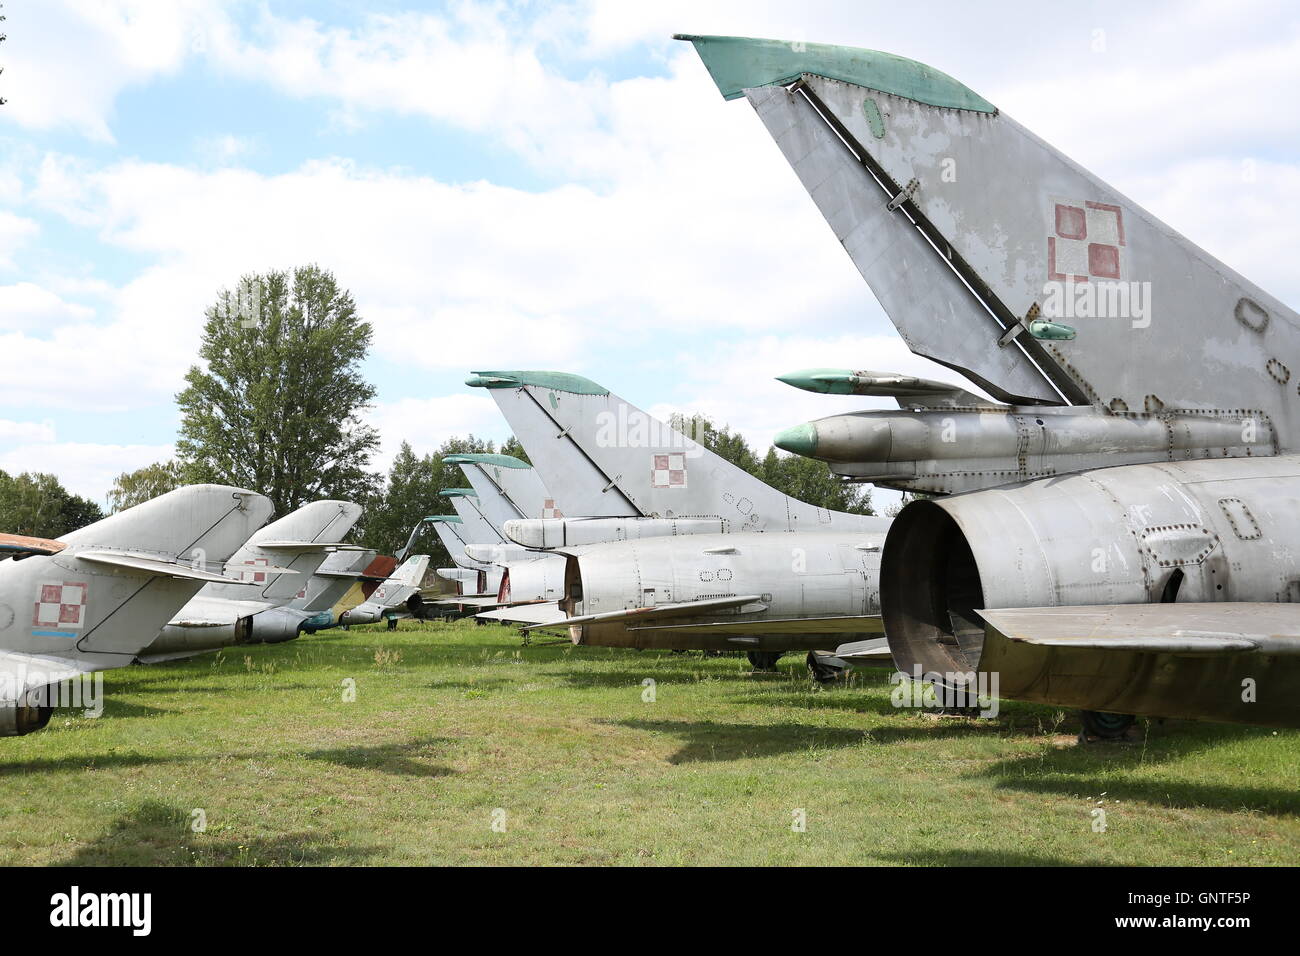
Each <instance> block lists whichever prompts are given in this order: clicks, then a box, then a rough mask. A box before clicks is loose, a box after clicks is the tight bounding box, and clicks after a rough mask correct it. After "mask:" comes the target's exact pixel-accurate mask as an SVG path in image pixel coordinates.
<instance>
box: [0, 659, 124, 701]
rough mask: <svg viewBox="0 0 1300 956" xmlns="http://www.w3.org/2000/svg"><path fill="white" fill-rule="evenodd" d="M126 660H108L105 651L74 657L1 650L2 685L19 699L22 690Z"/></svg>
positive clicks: (9, 696) (7, 693) (8, 697)
mask: <svg viewBox="0 0 1300 956" xmlns="http://www.w3.org/2000/svg"><path fill="white" fill-rule="evenodd" d="M126 663H128V661H126V660H124V659H120V658H119V659H117V660H115V661H112V662H111V663H106V662H105V661H104V660H103V655H94V656H93V657H86V658H79V659H75V660H74V659H70V658H66V657H55V656H50V655H43V654H21V653H18V652H17V651H0V685H3V687H4V691H5V694H4V696H5V698H6V699H7V700H16V699H18V697H19V696H20V695H21V694H24V693H26V692H27V691H29V690H33V689H34V688H37V687H43V686H44V685H46V684H55V683H58V682H59V681H65V680H67V679H68V678H70V677H77V676H78V675H80V674H89V673H91V672H92V671H98V670H104V669H105V668H108V667H122V666H123V665H125V664H126Z"/></svg>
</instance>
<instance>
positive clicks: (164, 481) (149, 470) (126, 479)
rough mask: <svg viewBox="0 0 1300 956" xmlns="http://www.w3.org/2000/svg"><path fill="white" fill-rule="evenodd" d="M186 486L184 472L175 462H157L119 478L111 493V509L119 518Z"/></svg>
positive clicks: (109, 505)
mask: <svg viewBox="0 0 1300 956" xmlns="http://www.w3.org/2000/svg"><path fill="white" fill-rule="evenodd" d="M183 484H185V476H184V468H183V467H182V466H181V463H180V462H179V461H176V460H174V459H173V460H172V461H156V462H154V463H153V464H152V465H145V466H144V467H143V468H137V469H136V470H135V471H127V472H123V473H122V474H120V475H118V476H117V478H116V479H115V480H114V482H113V487H112V488H110V489H109V491H108V509H109V511H110V512H111V513H113V514H116V513H117V512H119V511H124V510H125V509H127V508H134V507H135V506H136V505H138V504H143V503H144V502H146V501H152V500H153V499H154V498H157V497H158V496H159V495H165V494H167V492H169V491H175V490H176V489H177V488H179V487H180V486H181V485H183Z"/></svg>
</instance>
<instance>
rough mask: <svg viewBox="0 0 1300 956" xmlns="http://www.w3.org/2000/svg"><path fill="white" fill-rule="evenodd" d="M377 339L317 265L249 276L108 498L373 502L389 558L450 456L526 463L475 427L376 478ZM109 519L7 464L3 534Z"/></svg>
mask: <svg viewBox="0 0 1300 956" xmlns="http://www.w3.org/2000/svg"><path fill="white" fill-rule="evenodd" d="M372 337H373V329H372V327H371V325H370V323H369V322H367V321H365V320H364V319H362V318H361V317H360V315H359V314H358V313H357V308H356V303H355V301H354V300H353V298H352V296H351V294H350V293H349V292H347V290H345V289H343V288H341V287H340V286H339V285H338V283H337V281H336V280H335V278H334V276H333V274H332V273H330V272H328V271H327V270H325V269H322V268H321V267H319V266H317V265H308V266H302V267H299V268H296V269H294V270H292V271H272V272H267V273H262V274H254V275H247V276H244V277H243V278H241V280H240V281H239V283H238V284H237V285H236V286H235V288H234V289H229V290H225V289H223V290H222V291H221V292H219V293H218V295H217V297H216V300H215V301H214V302H213V304H212V305H211V306H210V307H209V308H208V309H207V310H206V312H205V321H204V326H203V334H202V338H201V340H200V344H199V354H198V358H199V361H198V362H197V363H196V364H194V365H193V366H191V367H190V369H189V371H188V372H187V373H186V375H185V388H184V389H182V390H181V392H180V393H178V394H177V396H176V403H177V405H178V407H179V408H180V411H181V424H180V429H179V436H178V440H177V443H176V457H175V459H173V460H171V461H162V462H155V463H153V464H150V465H146V466H145V467H143V468H139V469H137V470H135V471H132V472H127V473H124V474H122V475H119V476H118V477H117V479H116V481H115V482H114V484H113V487H112V488H111V489H110V491H109V492H108V499H107V500H108V505H109V509H110V511H120V510H122V509H123V508H129V507H131V506H133V505H136V504H139V503H141V502H144V501H148V500H149V499H151V498H154V497H157V496H158V495H160V494H164V493H165V492H168V491H171V490H172V489H174V488H178V487H180V486H182V485H187V484H194V483H199V482H217V483H221V484H231V485H237V486H239V487H243V488H249V489H251V490H254V491H258V492H260V493H262V494H264V495H266V496H267V497H269V498H270V499H271V500H272V501H273V502H274V503H275V510H276V514H277V515H284V514H288V513H289V512H291V511H293V510H295V509H297V508H299V507H301V506H302V505H304V504H306V503H307V502H309V501H315V500H318V499H321V498H340V499H346V500H349V501H356V502H358V503H359V504H361V505H363V506H364V508H365V514H364V516H363V518H362V520H361V522H360V523H359V524H358V526H357V528H356V530H355V531H354V533H353V539H354V540H355V541H356V542H357V543H360V544H362V545H364V546H366V547H369V548H374V549H375V550H377V551H380V552H381V553H385V554H392V553H393V552H394V551H396V550H397V549H399V548H401V547H402V546H404V545H405V544H406V541H407V537H408V535H409V534H410V531H411V529H412V528H413V527H414V526H415V524H416V523H417V522H419V520H420V519H421V518H424V517H426V516H429V515H435V514H450V513H452V510H453V509H452V507H451V503H450V501H449V500H448V499H446V498H445V497H443V496H441V495H439V494H438V492H439V491H441V490H442V489H444V488H456V487H463V486H464V484H465V480H464V475H463V473H462V472H461V470H460V467H459V466H458V465H455V464H448V463H447V462H446V460H445V459H446V458H447V457H448V456H451V455H455V454H470V453H478V454H482V453H492V452H499V453H503V454H508V455H514V456H515V457H518V458H521V459H523V460H525V461H527V460H528V459H527V455H526V454H525V452H524V450H523V447H522V446H521V445H520V444H519V442H518V441H517V440H515V439H514V438H513V437H512V438H510V439H509V440H508V441H506V442H505V443H503V444H502V446H501V447H500V448H499V449H498V448H496V447H494V443H493V442H491V441H485V440H482V439H479V438H476V437H475V436H474V435H468V436H465V437H453V438H449V439H448V440H446V441H445V442H443V444H442V445H441V446H440V447H439V448H438V449H437V450H436V451H433V452H430V453H427V454H425V455H423V456H417V455H416V454H415V452H414V451H413V450H412V449H411V446H410V445H409V444H408V443H407V442H405V441H404V442H402V444H401V447H400V449H399V451H398V453H397V455H396V457H395V458H394V459H393V463H392V466H391V467H390V468H389V470H388V474H387V475H380V474H376V473H374V472H372V471H371V470H370V459H371V457H372V456H373V455H374V453H375V452H376V451H377V450H378V447H379V435H378V433H377V432H376V430H375V429H374V428H373V427H371V426H369V425H367V424H366V423H365V421H364V417H363V416H364V413H365V412H366V411H367V410H368V409H369V408H370V407H371V403H372V401H373V399H374V397H375V388H374V386H372V385H371V384H370V383H369V382H367V381H366V380H365V378H364V376H363V375H362V372H361V364H362V362H363V361H364V360H365V358H366V356H367V354H368V353H369V349H370V344H371V339H372ZM672 424H673V425H674V427H676V428H677V429H678V430H680V431H684V432H686V433H687V434H689V435H691V436H692V437H694V438H695V439H696V440H697V441H700V443H701V444H703V445H705V446H706V447H708V448H710V449H711V450H713V451H714V452H716V453H717V454H718V455H720V456H721V457H723V458H725V459H727V460H728V461H731V462H733V463H734V464H736V465H738V466H739V467H741V468H743V469H744V470H746V471H748V472H750V473H751V474H753V475H756V476H758V477H759V478H761V479H762V480H763V481H765V482H766V483H767V484H769V485H772V486H773V487H775V488H778V489H779V490H781V491H783V492H785V493H786V494H788V495H791V496H793V497H795V498H798V499H800V500H802V501H807V502H809V503H810V504H814V505H818V506H820V507H823V508H829V509H831V510H834V511H848V512H854V513H859V514H872V513H873V511H872V506H871V492H870V490H869V489H867V488H865V487H863V486H860V485H848V484H844V483H843V482H841V481H840V480H839V479H837V478H836V477H835V476H834V475H832V474H831V472H830V470H829V468H827V466H826V465H825V464H824V463H823V462H819V461H814V460H812V459H809V458H802V457H799V456H797V455H786V454H782V453H779V452H777V450H776V449H775V448H769V449H768V450H767V452H766V454H764V455H763V456H762V457H760V456H759V455H758V454H757V453H756V452H755V451H754V449H753V448H751V447H750V445H749V444H748V443H747V442H746V441H745V439H744V437H743V436H741V435H740V434H738V433H736V432H733V431H732V430H731V429H730V428H729V427H727V426H725V425H722V426H719V425H717V424H715V423H714V422H712V421H710V420H709V419H708V418H706V417H704V416H693V417H691V418H684V417H682V416H679V415H678V416H673V420H672ZM103 516H104V515H103V512H102V510H101V509H100V507H99V506H98V505H97V504H96V503H94V502H92V501H88V500H86V499H84V498H80V497H78V496H76V495H72V494H70V493H69V492H68V491H67V490H66V489H65V488H64V487H63V486H62V485H61V484H60V483H59V481H58V479H57V478H56V477H55V476H54V475H49V474H37V473H23V474H20V475H18V476H16V477H10V476H9V475H7V474H5V473H4V472H2V471H0V531H4V532H9V533H15V534H29V535H36V536H39V537H59V536H61V535H64V534H67V533H68V532H70V531H74V530H76V529H77V528H80V527H83V526H84V525H86V524H89V523H91V522H93V521H98V520H99V519H100V518H102V517H103ZM419 546H420V550H421V551H422V552H427V553H429V554H430V555H431V556H432V557H433V558H434V560H435V562H442V561H446V560H447V559H448V556H447V554H446V551H445V550H444V549H443V548H442V546H441V544H440V543H438V541H437V539H436V535H434V534H433V532H432V531H430V532H429V533H428V535H427V537H426V538H424V539H422V540H421V541H420V543H419ZM435 566H438V565H435Z"/></svg>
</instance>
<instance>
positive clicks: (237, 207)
mask: <svg viewBox="0 0 1300 956" xmlns="http://www.w3.org/2000/svg"><path fill="white" fill-rule="evenodd" d="M791 6H792V5H789V4H780V3H739V2H736V3H731V2H726V3H684V2H675V0H668V2H663V3H656V4H629V3H613V2H611V3H605V2H597V0H593V2H577V3H554V4H546V3H520V4H507V3H501V4H467V3H448V4H412V3H398V2H384V3H369V4H365V3H347V4H344V3H310V4H309V3H301V2H264V3H263V2H200V0H179V2H176V3H169V4H158V3H149V2H129V0H110V2H89V0H46V2H41V3H36V2H23V0H19V2H14V0H10V2H8V3H6V4H5V13H6V14H7V16H8V17H9V19H8V22H7V23H6V28H7V32H8V34H9V40H8V42H7V43H5V44H3V45H2V46H0V65H3V66H4V67H5V70H4V73H3V74H2V75H0V95H3V96H4V97H6V98H7V99H8V100H9V101H10V102H9V103H8V104H7V105H6V106H4V107H0V345H2V346H3V348H0V467H2V468H4V469H6V470H9V471H22V470H43V471H53V472H55V473H56V474H58V475H59V476H60V477H61V478H62V479H63V480H64V481H65V483H66V484H68V486H69V487H71V488H73V489H74V490H76V491H78V492H79V493H82V494H86V495H89V496H91V497H94V498H96V499H100V498H102V497H103V494H104V492H105V491H106V490H107V488H108V486H109V484H110V483H111V480H112V477H113V476H114V475H116V474H117V473H118V472H120V471H123V470H126V469H130V468H135V467H138V466H140V465H144V464H147V463H149V462H150V461H154V460H157V459H159V458H163V457H166V456H168V455H169V454H170V445H171V443H172V442H173V440H174V438H175V428H176V412H175V408H174V404H173V402H172V396H173V395H174V393H175V391H176V390H177V388H178V387H179V384H180V380H181V376H182V375H183V374H184V372H185V370H186V368H187V367H188V365H189V364H190V363H191V362H192V361H193V358H194V355H195V351H196V348H197V344H198V335H199V330H200V327H201V324H202V314H203V308H204V307H205V305H207V304H208V303H210V302H211V300H212V299H213V297H214V296H215V294H216V293H217V291H218V290H219V289H220V288H222V287H223V286H230V285H233V284H234V283H235V282H236V281H237V280H238V278H239V276H240V275H241V274H242V273H243V272H246V271H253V270H266V269H271V268H285V267H291V266H293V265H295V264H298V263H302V262H307V261H316V262H319V263H320V264H322V265H323V266H325V267H327V268H329V269H331V270H333V271H334V272H335V274H336V275H337V277H338V279H339V280H340V282H342V283H343V284H344V285H345V286H347V287H348V288H350V289H351V290H352V291H353V293H354V295H355V296H356V298H357V301H358V304H359V306H360V309H361V312H362V314H363V315H365V317H367V318H368V319H369V320H370V321H371V322H372V323H373V324H374V325H375V329H376V340H375V349H374V353H373V355H372V358H371V359H370V361H369V363H368V366H367V373H368V374H369V375H370V377H371V378H372V380H373V381H374V382H375V383H376V385H377V386H378V388H379V397H378V401H377V404H376V407H375V408H374V409H373V410H372V413H371V417H372V420H373V421H374V423H375V424H376V425H377V426H378V427H379V428H380V429H381V433H382V435H383V439H384V451H383V454H382V455H381V456H380V457H379V458H378V459H377V460H376V461H375V467H376V468H377V469H380V468H383V467H386V464H387V459H388V457H389V456H391V454H392V452H393V450H394V449H395V448H396V445H397V443H398V442H400V441H401V440H403V439H406V440H409V441H410V442H411V443H412V444H413V445H414V446H415V447H416V448H417V449H418V450H427V449H431V448H433V447H436V445H437V444H438V443H440V442H441V441H442V440H443V439H444V438H446V437H447V436H449V435H452V434H463V433H465V432H469V431H473V432H475V433H476V434H480V435H485V436H488V437H492V438H496V439H501V438H503V437H505V435H506V434H507V432H506V429H505V427H504V424H503V423H502V422H501V421H500V419H499V417H498V416H497V414H496V412H495V409H494V407H493V406H492V404H491V402H490V401H489V400H488V399H487V398H486V397H485V396H483V395H481V394H480V393H478V392H476V391H474V390H470V389H467V388H465V387H464V386H463V384H462V383H463V379H464V378H465V376H466V374H467V373H468V372H469V371H470V370H471V369H478V368H557V369H562V370H567V371H575V372H580V373H583V374H586V375H588V376H590V377H592V378H594V379H596V380H597V381H599V382H601V383H602V384H604V385H606V386H608V387H610V388H612V389H613V390H615V391H616V392H618V393H619V394H621V395H623V396H624V397H626V398H628V399H630V400H632V401H634V402H636V403H638V404H641V405H642V406H644V407H647V408H650V409H652V410H654V411H656V412H659V413H666V412H668V411H670V410H672V409H697V410H702V411H704V412H706V413H708V414H710V415H713V416H714V417H715V418H718V419H720V420H724V421H727V422H730V423H731V424H732V425H733V426H735V427H738V428H740V429H741V430H743V431H744V433H745V434H746V435H747V436H748V437H750V439H751V441H753V442H754V443H755V444H759V445H762V446H766V444H767V442H768V441H769V439H770V436H771V435H772V434H773V433H774V432H775V431H777V430H778V429H780V428H783V427H785V426H787V425H790V424H795V423H797V422H798V421H802V420H805V419H808V418H813V417H818V416H820V415H826V414H832V413H834V412H837V411H841V410H844V409H846V408H851V407H857V406H859V405H860V404H861V402H859V401H855V400H845V399H832V398H819V397H817V396H810V395H805V394H803V393H797V392H794V391H792V390H791V389H789V388H787V387H785V386H782V385H780V384H779V383H777V382H774V381H772V378H773V376H775V375H778V374H781V373H782V372H786V371H790V370H792V369H794V368H799V367H804V366H810V365H852V366H854V367H866V368H876V369H882V370H893V371H905V372H912V373H916V374H927V375H931V376H933V377H940V378H948V379H951V378H952V373H950V372H947V371H946V370H941V369H937V368H935V367H934V366H932V365H930V364H929V363H926V362H925V361H924V360H921V359H918V358H916V357H914V356H912V355H910V353H908V352H907V351H906V349H905V348H903V346H902V344H901V343H900V342H899V341H898V339H897V337H896V336H895V335H894V334H893V330H892V327H891V326H890V325H889V323H888V321H887V320H886V319H885V318H884V316H883V314H882V313H881V311H880V310H879V308H878V306H877V305H876V303H875V300H874V299H873V298H872V296H871V294H870V292H869V290H868V289H867V288H866V287H865V285H863V284H862V283H861V281H860V279H859V278H858V276H857V274H856V272H855V271H854V269H853V267H852V265H851V264H850V263H849V261H848V259H847V257H846V256H844V254H843V252H842V250H840V249H839V248H838V246H837V244H836V243H835V241H834V239H833V237H832V236H831V234H830V231H829V230H828V229H827V228H826V226H825V224H824V223H823V222H822V220H821V218H820V216H819V215H818V214H817V213H816V211H815V209H814V208H813V206H812V204H811V202H810V201H809V200H808V199H807V197H806V196H805V195H804V194H803V192H802V190H801V188H800V187H799V186H798V184H797V182H796V181H795V179H794V176H793V174H792V173H791V172H790V171H789V169H788V168H787V167H786V165H785V163H784V161H783V160H782V159H781V158H780V157H779V155H778V154H777V152H776V149H775V147H773V146H772V144H771V143H770V141H768V139H767V137H766V134H765V133H764V132H763V131H762V129H761V125H760V124H759V123H758V121H757V120H756V119H755V118H754V116H753V115H752V111H750V109H749V108H748V106H746V105H745V104H744V103H743V102H739V103H735V102H733V103H724V102H723V101H722V100H721V98H720V97H719V96H718V95H717V92H716V90H715V89H714V88H713V86H712V84H711V82H710V81H709V79H708V77H707V75H706V74H705V72H704V70H703V68H702V67H701V65H700V64H699V62H698V61H697V60H696V58H695V57H694V54H693V53H692V51H691V49H690V47H689V46H688V45H686V44H682V43H674V42H673V41H672V40H671V39H669V37H670V36H671V34H672V33H673V32H695V33H728V34H735V35H748V36H774V37H780V38H783V39H807V40H816V41H823V42H833V43H843V44H848V45H858V46H868V47H873V48H876V49H884V50H888V51H890V52H894V53H899V54H903V55H906V56H911V57H913V58H916V59H919V60H921V61H923V62H926V63H929V64H931V65H933V66H936V67H938V68H940V69H942V70H944V71H946V72H948V73H950V74H952V75H954V76H956V77H958V78H959V79H961V80H962V81H963V82H965V83H967V84H968V85H969V86H971V87H972V88H974V89H975V90H977V91H978V92H980V93H982V94H983V95H985V96H986V97H988V98H990V99H991V100H993V101H994V102H995V103H996V104H998V105H999V107H1001V108H1002V109H1004V110H1006V111H1007V112H1008V113H1009V114H1010V115H1012V116H1014V117H1015V118H1016V119H1017V120H1019V121H1020V122H1022V123H1024V124H1025V125H1027V126H1029V127H1030V128H1031V129H1033V130H1034V131H1035V132H1037V133H1038V134H1039V135H1041V136H1043V137H1044V138H1045V139H1047V140H1048V141H1049V142H1052V143H1054V144H1055V145H1057V146H1059V147H1061V148H1062V149H1064V150H1065V151H1066V152H1067V153H1069V154H1070V155H1072V156H1073V157H1074V158H1075V159H1077V160H1079V161H1080V162H1081V163H1083V164H1084V165H1085V166H1087V167H1088V168H1090V169H1092V170H1093V171H1095V172H1097V173H1098V174H1099V175H1101V176H1103V178H1106V179H1108V180H1109V181H1111V182H1112V183H1113V184H1115V185H1116V186H1117V187H1118V188H1120V189H1121V190H1122V191H1124V192H1126V193H1127V194H1128V195H1129V196H1131V197H1132V198H1134V199H1135V200H1136V201H1137V202H1139V203H1141V204H1142V205H1144V206H1146V207H1147V208H1149V209H1151V210H1152V211H1153V212H1155V213H1156V214H1157V215H1159V216H1161V217H1162V218H1163V219H1165V220H1166V221H1167V222H1168V223H1170V224H1171V225H1172V226H1173V227H1174V228H1176V229H1178V230H1179V231H1181V232H1183V233H1184V234H1186V235H1188V236H1189V237H1191V238H1192V239H1193V240H1194V241H1196V242H1198V243H1200V244H1202V245H1203V246H1205V247H1206V248H1207V249H1208V250H1209V251H1211V252H1212V253H1214V254H1215V255H1217V256H1219V257H1220V258H1222V259H1224V260H1225V261H1227V262H1228V263H1229V264H1230V265H1232V266H1234V267H1235V268H1237V269H1239V270H1240V271H1242V272H1243V273H1245V274H1246V275H1247V276H1249V277H1250V278H1252V279H1253V280H1255V281H1256V282H1258V283H1260V284H1261V285H1262V286H1264V287H1265V288H1266V289H1268V290H1269V291H1270V292H1272V293H1274V294H1275V295H1277V296H1279V297H1280V298H1282V299H1283V300H1285V301H1287V302H1289V303H1290V304H1291V305H1293V306H1295V305H1297V304H1300V278H1297V273H1296V270H1295V269H1294V265H1293V262H1292V258H1291V256H1292V250H1293V249H1294V248H1295V245H1296V242H1295V239H1296V235H1295V229H1294V223H1295V222H1296V221H1297V219H1300V162H1298V161H1297V158H1298V157H1300V149H1297V147H1298V146H1300V114H1298V113H1297V111H1296V110H1294V109H1289V108H1286V109H1279V108H1278V105H1277V104H1278V103H1279V101H1282V100H1285V101H1287V102H1289V98H1290V94H1291V93H1292V92H1294V91H1295V90H1297V89H1300V17H1298V16H1297V14H1296V13H1294V12H1292V11H1291V10H1290V9H1289V8H1288V6H1287V5H1285V4H1270V3H1246V4H1231V5H1227V4H1224V5H1215V4H1208V3H1181V4H1169V5H1165V4H1143V5H1134V4H1127V3H1098V4H1087V3H1083V4H1074V5H1071V6H1070V7H1069V8H1068V11H1067V10H1065V9H1064V8H1061V9H1060V10H1058V12H1054V13H1049V12H1044V7H1043V6H1042V5H1041V4H1037V3H1018V2H1017V3H1006V4H985V5H975V4H962V3H950V4H945V3H913V4H909V5H908V9H907V16H900V15H898V8H897V6H896V5H892V4H874V3H855V4H832V3H817V2H810V3H803V4H799V5H795V6H796V7H797V9H791ZM1247 170H1249V175H1247V174H1246V171H1247Z"/></svg>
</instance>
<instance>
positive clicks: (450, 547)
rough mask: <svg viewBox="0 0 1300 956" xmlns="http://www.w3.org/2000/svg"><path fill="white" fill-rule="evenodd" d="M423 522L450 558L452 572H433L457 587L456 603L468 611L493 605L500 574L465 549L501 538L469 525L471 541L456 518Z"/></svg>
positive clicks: (491, 542)
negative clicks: (433, 533)
mask: <svg viewBox="0 0 1300 956" xmlns="http://www.w3.org/2000/svg"><path fill="white" fill-rule="evenodd" d="M462 508H463V506H462ZM424 520H425V521H426V522H428V523H430V524H432V525H433V527H434V530H435V531H436V532H437V534H438V538H439V540H441V541H442V544H443V547H444V548H446V549H447V553H448V554H449V555H451V560H452V563H453V564H454V565H455V567H452V568H438V569H437V570H436V571H435V572H434V573H435V574H436V575H437V576H438V577H439V578H442V579H443V580H445V581H451V582H452V583H454V584H455V585H456V597H457V599H458V600H457V601H456V602H455V603H457V604H460V605H464V606H465V608H469V607H470V606H474V607H478V606H483V605H486V604H489V603H492V602H493V601H495V599H496V594H497V591H498V590H499V589H500V587H501V576H502V570H501V569H500V568H498V567H496V566H495V565H493V564H492V563H491V562H488V561H480V560H478V559H477V558H471V557H470V556H469V554H468V553H467V548H468V547H469V546H470V545H472V544H484V545H493V544H499V543H500V541H501V538H500V536H499V535H498V534H497V533H496V532H495V531H490V532H485V531H484V529H483V527H482V526H481V525H479V524H478V523H477V522H475V523H473V524H471V525H470V528H471V529H472V531H473V532H474V533H473V536H472V537H471V535H470V534H469V533H467V531H466V529H465V522H464V519H463V518H462V517H461V516H460V515H459V514H454V515H432V516H430V517H428V518H425V519H424ZM461 599H463V600H461ZM469 599H482V600H469Z"/></svg>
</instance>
